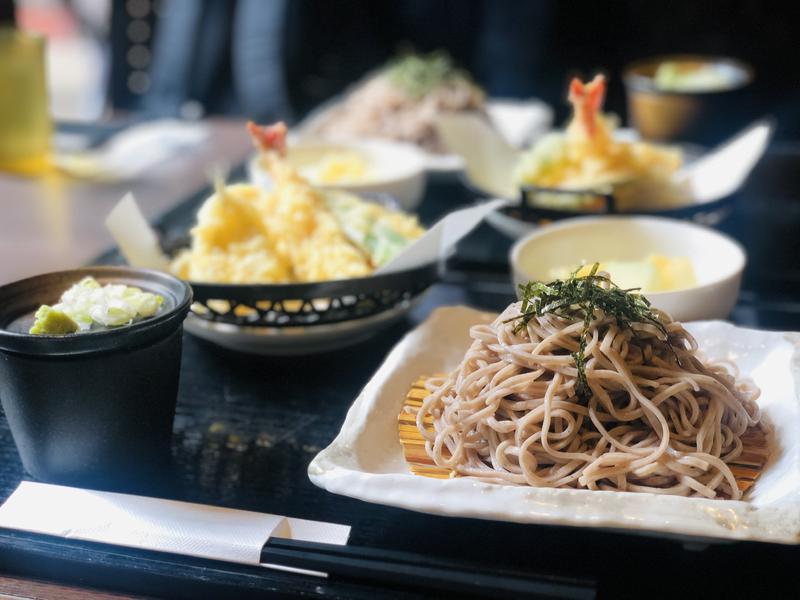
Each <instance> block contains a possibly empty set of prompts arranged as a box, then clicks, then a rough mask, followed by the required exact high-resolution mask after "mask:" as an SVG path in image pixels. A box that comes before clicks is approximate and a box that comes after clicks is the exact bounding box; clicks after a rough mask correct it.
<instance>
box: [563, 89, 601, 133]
mask: <svg viewBox="0 0 800 600" xmlns="http://www.w3.org/2000/svg"><path fill="white" fill-rule="evenodd" d="M605 94H606V78H605V77H604V76H603V75H595V78H594V79H592V80H591V81H590V82H589V83H583V82H582V81H581V80H580V79H578V78H577V77H576V78H575V79H573V80H572V82H571V83H570V85H569V96H568V99H569V102H570V104H572V108H573V111H574V114H575V117H574V118H575V121H576V122H577V123H578V124H579V125H580V127H581V128H582V129H583V131H584V132H585V133H586V136H587V137H589V138H592V137H594V135H595V132H596V131H597V120H598V116H599V114H600V109H601V108H602V106H603V100H604V98H605Z"/></svg>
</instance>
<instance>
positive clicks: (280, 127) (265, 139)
mask: <svg viewBox="0 0 800 600" xmlns="http://www.w3.org/2000/svg"><path fill="white" fill-rule="evenodd" d="M247 131H248V132H249V133H250V137H252V138H253V142H254V143H255V145H256V148H258V149H259V150H261V151H262V152H270V151H274V152H277V153H278V154H279V155H280V156H285V155H286V133H287V131H288V129H287V128H286V123H284V122H283V121H278V122H277V123H275V124H273V125H257V124H256V123H254V122H253V121H248V122H247Z"/></svg>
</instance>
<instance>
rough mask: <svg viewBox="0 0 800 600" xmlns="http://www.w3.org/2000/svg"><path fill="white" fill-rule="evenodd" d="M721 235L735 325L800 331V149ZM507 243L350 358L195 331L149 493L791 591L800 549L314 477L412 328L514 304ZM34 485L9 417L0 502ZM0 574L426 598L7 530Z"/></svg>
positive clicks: (507, 555) (452, 266) (786, 152)
mask: <svg viewBox="0 0 800 600" xmlns="http://www.w3.org/2000/svg"><path fill="white" fill-rule="evenodd" d="M203 195H204V194H203V193H201V194H199V195H198V196H196V197H194V198H192V199H190V200H188V201H187V203H186V204H185V205H184V206H182V207H179V208H178V209H176V210H174V211H173V212H172V213H169V214H168V215H166V216H165V217H164V218H163V219H162V220H161V222H160V224H159V225H160V227H161V228H162V229H163V230H164V231H165V232H167V233H168V234H169V235H172V234H176V233H179V232H181V231H184V230H185V228H186V227H187V225H188V223H189V222H190V221H191V220H192V218H193V214H194V208H195V207H196V204H197V202H199V201H200V200H201V199H202V197H203ZM472 200H473V199H472V198H471V197H470V196H469V195H468V194H467V193H466V192H465V191H464V190H463V189H462V188H461V187H460V186H459V185H458V184H457V183H454V182H452V181H451V182H446V181H433V182H431V183H430V185H429V188H428V192H427V195H426V197H425V200H424V202H423V205H422V208H421V215H422V218H423V220H424V221H426V222H428V223H430V222H432V221H433V220H435V219H436V218H437V217H438V216H440V215H441V214H443V213H445V212H447V211H448V210H451V209H452V208H455V207H457V206H459V205H462V204H465V203H470V202H471V201H472ZM720 228H721V229H723V230H724V231H727V232H729V233H731V234H732V235H733V236H735V237H736V238H737V239H739V240H740V241H741V242H742V243H743V244H744V245H745V247H746V249H747V251H748V255H749V263H748V266H747V270H746V273H745V278H744V285H743V290H742V294H741V298H740V302H739V303H738V305H737V307H736V309H735V311H734V313H733V315H732V320H733V321H734V322H736V323H737V324H742V325H746V326H752V327H759V328H768V329H782V330H800V294H799V293H798V292H800V262H799V261H798V249H800V248H799V247H800V237H798V233H800V148H797V147H792V146H782V147H778V148H773V149H771V151H770V153H769V154H768V155H767V157H766V158H765V160H764V161H763V162H762V164H761V165H760V166H759V167H758V169H757V171H756V172H755V173H754V175H753V176H752V177H751V179H750V181H749V183H748V185H747V186H746V188H745V189H744V190H743V191H742V192H741V193H740V194H739V196H738V198H737V201H736V208H735V211H734V213H733V215H732V216H731V217H729V218H728V219H727V220H726V221H725V222H724V223H722V224H721V226H720ZM510 246H511V242H510V241H509V240H507V239H505V238H504V237H503V236H502V235H501V234H499V233H497V232H495V231H494V230H493V229H491V228H490V227H489V226H488V225H482V226H480V227H479V228H478V229H477V230H476V231H475V232H473V234H471V235H470V236H469V237H468V238H467V239H466V240H464V241H463V242H462V243H461V244H460V246H459V250H458V252H457V254H456V255H455V256H454V257H453V258H452V259H451V260H450V261H449V263H448V271H447V273H446V276H445V279H444V281H443V282H442V283H439V284H436V285H435V286H433V288H431V289H430V290H429V291H428V293H427V295H426V296H425V298H424V301H423V302H422V303H421V304H420V305H418V306H417V307H416V308H415V310H414V311H413V313H412V314H411V315H410V316H409V318H408V319H406V320H405V321H403V322H401V323H399V324H397V325H395V326H393V327H392V328H391V329H389V330H387V331H385V332H384V333H383V334H381V335H380V336H379V337H377V338H374V339H372V340H371V341H368V342H365V343H363V344H361V345H358V346H354V347H351V348H348V349H345V350H340V351H338V352H333V353H328V354H325V355H320V356H310V357H300V358H266V357H258V356H248V355H244V354H238V353H235V352H231V351H227V350H224V349H221V348H218V347H215V346H213V345H211V344H208V343H206V342H203V341H200V340H198V339H196V338H194V337H192V336H189V335H186V336H185V339H184V354H183V364H182V371H181V386H180V393H179V400H178V414H177V417H176V420H175V428H174V443H173V462H174V464H173V466H172V470H171V471H170V474H169V476H168V477H165V478H163V479H162V480H154V481H153V482H152V484H151V485H150V486H149V487H148V489H147V490H145V492H146V493H148V494H150V495H153V496H162V497H169V498H178V499H183V500H188V501H193V502H202V503H208V504H215V505H221V506H227V507H234V508H242V509H248V510H255V511H263V512H269V513H277V514H284V515H291V516H295V517H302V518H307V519H317V520H323V521H332V522H338V523H345V524H349V525H351V526H352V534H351V538H350V543H351V544H352V545H357V546H367V547H375V548H385V549H397V550H408V551H414V552H421V553H423V554H428V555H432V556H437V557H444V558H452V559H457V560H464V561H470V562H472V563H479V564H481V565H484V566H488V567H492V568H493V567H495V566H496V567H497V568H510V569H515V570H520V571H526V572H536V573H543V574H544V573H547V574H562V575H566V576H569V577H575V578H581V579H586V580H590V581H592V582H594V584H595V585H596V588H597V591H598V592H599V594H600V595H602V596H614V597H618V596H641V595H643V594H647V595H667V594H669V595H679V594H680V595H691V596H695V595H706V596H711V597H715V596H721V595H732V596H734V597H738V596H741V595H743V594H748V593H756V592H757V593H759V594H760V595H766V594H768V593H770V592H777V591H779V590H781V589H782V587H783V586H784V585H785V584H787V583H791V582H794V581H795V573H794V571H793V567H794V566H795V565H796V564H797V563H798V561H800V548H797V547H790V546H780V545H770V544H761V543H725V544H712V545H708V546H706V545H704V544H698V545H694V546H693V545H686V544H683V543H682V542H680V541H676V540H669V539H663V538H653V537H647V536H640V535H632V534H622V533H612V532H606V531H600V530H593V529H583V528H582V529H578V528H566V527H552V526H534V525H517V524H510V523H498V522H489V521H481V520H474V519H461V518H443V517H436V516H429V515H424V514H417V513H413V512H409V511H404V510H400V509H395V508H388V507H385V506H380V505H374V504H367V503H364V502H360V501H357V500H352V499H349V498H345V497H341V496H335V495H333V494H329V493H327V492H325V491H323V490H320V489H318V488H316V487H314V486H313V485H312V484H311V483H310V482H309V480H308V477H307V476H306V468H307V465H308V463H309V462H310V460H311V459H312V458H313V457H314V455H315V454H316V453H317V452H319V451H320V450H321V449H322V448H324V447H325V446H326V445H327V444H328V443H329V442H330V441H331V440H332V439H333V438H334V436H335V435H336V434H337V433H338V430H339V427H340V426H341V423H342V421H343V419H344V416H345V413H346V411H347V409H348V407H349V406H350V404H351V403H352V401H353V400H354V399H355V397H356V396H357V394H358V392H359V391H360V390H361V388H362V387H363V386H364V384H365V383H366V382H367V381H368V379H369V378H370V377H371V375H372V374H373V372H374V371H375V370H376V369H377V368H378V366H379V365H380V364H381V362H382V361H383V359H384V357H385V356H386V354H387V353H388V352H389V350H390V349H391V348H392V346H393V345H394V344H395V343H396V342H397V341H398V340H399V339H400V337H402V335H403V334H404V333H406V332H407V331H408V330H409V328H410V327H413V326H414V325H415V324H417V323H419V322H420V321H422V320H423V319H425V317H426V316H427V315H428V314H429V312H430V311H431V310H432V309H433V308H435V307H437V306H440V305H452V304H469V305H472V306H476V307H479V308H484V309H489V310H500V309H502V308H503V307H505V306H506V305H507V304H508V303H509V302H510V301H511V300H512V298H513V289H512V286H511V284H510V283H509V274H508V262H507V254H508V250H509V248H510ZM103 260H104V261H109V260H110V261H114V260H116V257H115V256H114V255H113V254H112V255H107V256H105V257H104V259H103ZM24 477H25V474H24V472H23V470H22V468H21V465H20V462H19V458H18V456H17V453H16V450H15V448H14V445H13V441H12V439H11V435H10V432H9V430H8V426H7V424H6V421H5V419H4V418H0V497H2V498H5V497H6V496H7V495H8V494H9V493H10V492H11V491H13V490H14V488H15V487H16V486H17V484H18V483H19V481H20V480H21V479H23V478H24ZM0 570H2V571H5V572H11V573H20V574H24V575H29V576H35V577H40V578H48V579H55V580H59V581H64V582H70V583H77V584H80V585H86V586H100V587H105V588H108V589H115V590H120V591H125V592H132V593H139V594H148V595H165V596H176V597H192V598H196V597H219V596H220V595H221V594H223V593H231V594H237V595H239V596H243V595H249V594H263V593H264V592H270V591H271V592H274V591H281V592H286V593H293V594H304V595H314V596H323V597H363V598H368V597H415V596H417V595H423V594H424V592H423V591H421V590H414V589H411V588H409V589H399V588H394V589H388V588H375V587H372V586H370V585H367V584H365V583H358V582H347V581H337V580H335V579H330V580H320V579H317V578H311V577H305V576H300V575H290V574H284V573H279V572H274V571H270V570H267V569H262V568H255V567H253V568H250V567H242V566H235V565H228V564H222V563H216V562H211V561H204V560H195V559H189V558H182V557H175V556H167V555H160V554H157V553H150V552H143V551H134V550H128V549H124V548H112V547H104V546H100V545H93V544H88V543H82V542H76V541H69V540H62V539H54V538H45V537H41V536H35V535H31V534H25V533H21V532H12V531H1V530H0Z"/></svg>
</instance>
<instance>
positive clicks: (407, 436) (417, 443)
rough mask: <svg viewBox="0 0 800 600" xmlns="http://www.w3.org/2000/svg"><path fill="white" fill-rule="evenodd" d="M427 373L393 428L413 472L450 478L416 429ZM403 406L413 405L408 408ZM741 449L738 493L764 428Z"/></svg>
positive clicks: (762, 450) (763, 452)
mask: <svg viewBox="0 0 800 600" xmlns="http://www.w3.org/2000/svg"><path fill="white" fill-rule="evenodd" d="M427 379H428V377H427V376H422V377H420V378H419V379H418V380H417V381H416V382H415V383H414V385H413V386H412V387H411V389H410V390H409V391H408V394H407V395H406V399H405V402H403V407H402V409H401V410H400V414H399V415H398V416H397V429H398V433H399V436H400V444H401V445H402V446H403V455H404V456H405V459H406V462H407V463H408V466H409V467H410V469H411V472H412V473H414V474H415V475H422V476H423V477H433V478H436V479H450V478H451V477H458V474H457V473H455V472H454V471H452V470H451V469H447V468H443V467H438V466H436V464H434V462H433V460H432V459H431V458H430V457H429V456H428V453H427V452H425V440H424V438H423V437H422V434H421V433H420V432H419V430H418V429H417V421H416V419H417V417H416V410H417V409H419V407H421V406H422V401H423V400H424V399H425V397H426V396H427V395H428V391H427V390H426V389H425V381H426V380H427ZM407 409H413V410H412V411H408V410H407ZM425 426H426V429H427V430H429V431H430V430H432V429H433V422H432V420H431V417H430V416H428V417H426V419H425ZM742 443H743V445H744V450H743V451H742V454H741V455H740V456H739V457H738V458H737V459H736V462H734V463H732V464H731V465H730V467H731V471H733V475H734V477H736V483H737V484H738V485H739V489H740V490H741V491H742V493H746V492H747V491H748V490H749V489H750V488H751V487H752V486H753V484H754V483H755V482H756V479H758V476H759V475H760V474H761V471H762V470H763V469H764V465H765V464H766V461H767V456H768V447H767V438H766V434H765V433H764V431H763V430H762V429H760V428H758V427H751V428H750V429H749V430H748V431H747V432H746V433H745V434H744V435H743V436H742Z"/></svg>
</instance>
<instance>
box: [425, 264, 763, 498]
mask: <svg viewBox="0 0 800 600" xmlns="http://www.w3.org/2000/svg"><path fill="white" fill-rule="evenodd" d="M596 271H597V269H596V267H595V269H594V270H593V271H592V272H591V274H590V275H588V276H586V277H576V276H575V275H573V276H572V277H570V278H568V279H566V280H559V281H554V282H551V283H549V284H542V283H530V284H528V285H527V286H525V288H524V290H523V292H524V294H523V300H522V301H521V302H517V303H514V304H512V305H511V306H509V307H508V308H507V309H506V310H505V311H504V312H503V313H502V314H501V315H500V316H499V317H498V318H497V319H496V320H495V321H494V322H493V323H492V324H491V325H475V326H474V327H472V328H471V330H470V336H471V337H472V339H473V342H472V345H471V346H470V348H469V350H468V351H467V353H466V355H465V357H464V359H463V361H462V362H461V364H460V365H459V366H458V367H457V368H456V369H455V370H454V371H453V372H452V373H450V375H448V376H447V377H444V378H438V379H431V380H429V383H428V389H429V391H430V394H429V395H428V396H427V398H426V399H425V400H424V402H423V404H422V407H421V408H420V409H419V411H418V413H417V427H418V428H419V430H420V432H421V433H422V435H423V436H424V438H425V439H426V444H425V446H426V450H427V453H428V454H429V455H430V457H431V458H432V459H433V460H434V462H435V463H436V464H437V465H438V466H440V467H445V468H449V469H452V470H453V471H454V472H455V473H456V474H458V475H463V476H474V477H479V478H481V479H484V480H488V481H492V482H498V483H507V484H518V485H530V486H535V487H554V488H581V489H590V490H619V491H629V492H654V493H659V494H675V495H681V496H704V497H707V498H732V499H738V498H740V497H741V493H740V491H739V488H738V487H737V484H736V480H735V479H734V475H733V473H732V472H731V469H730V467H729V465H728V464H729V463H730V462H731V461H733V460H734V459H736V457H738V456H739V455H740V454H741V452H742V441H741V436H742V435H743V434H744V433H745V431H746V430H747V429H748V428H749V427H753V426H757V425H758V424H759V410H758V406H757V405H756V399H757V398H758V396H759V394H760V391H759V390H758V388H756V387H755V386H754V385H753V384H752V383H751V382H749V381H743V380H737V378H736V376H735V373H733V369H732V367H731V366H730V365H727V364H724V363H715V362H709V361H706V360H705V359H704V358H703V356H702V354H701V353H700V352H699V351H698V347H697V343H696V341H695V340H694V338H693V337H692V335H691V334H690V333H689V332H688V331H686V329H684V328H683V326H682V325H681V324H680V323H678V322H676V321H673V320H672V319H671V318H670V317H669V315H666V314H665V313H663V312H660V311H658V310H656V309H654V308H651V307H650V305H649V303H648V302H647V300H646V299H645V298H644V297H643V296H640V295H639V294H636V293H633V292H631V291H626V290H622V289H620V288H618V287H617V286H615V285H614V284H613V283H612V282H611V281H610V280H609V279H608V277H607V276H605V275H604V274H598V273H597V272H596ZM429 416H430V417H431V419H432V421H433V426H434V427H433V430H426V428H425V421H426V418H427V417H429Z"/></svg>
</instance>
